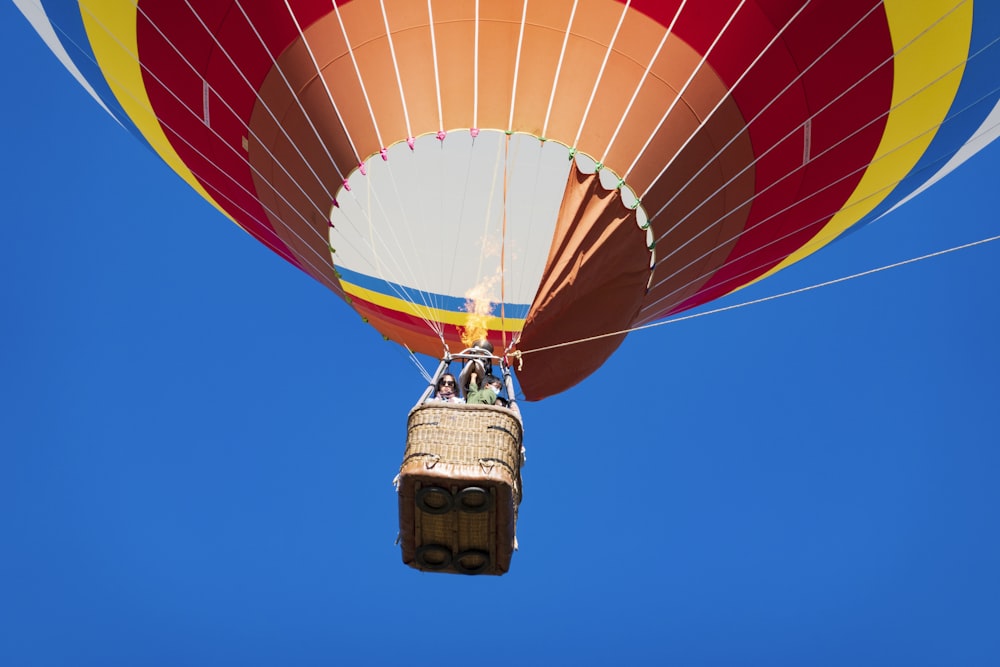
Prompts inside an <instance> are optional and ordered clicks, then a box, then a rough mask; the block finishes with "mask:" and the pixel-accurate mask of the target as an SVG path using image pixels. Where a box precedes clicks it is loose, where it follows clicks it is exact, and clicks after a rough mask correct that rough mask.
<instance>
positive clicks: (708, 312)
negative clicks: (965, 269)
mask: <svg viewBox="0 0 1000 667" xmlns="http://www.w3.org/2000/svg"><path fill="white" fill-rule="evenodd" d="M998 240H1000V234H998V235H996V236H990V237H988V238H985V239H981V240H979V241H973V242H972V243H964V244H962V245H958V246H954V247H952V248H948V249H946V250H938V251H936V252H932V253H928V254H926V255H921V256H920V257H913V258H911V259H906V260H903V261H901V262H894V263H892V264H886V265H885V266H880V267H878V268H876V269H868V270H867V271H861V272H860V273H853V274H851V275H849V276H844V277H842V278H835V279H833V280H827V281H824V282H821V283H816V284H814V285H810V286H808V287H800V288H798V289H793V290H789V291H787V292H781V293H780V294H772V295H771V296H765V297H761V298H759V299H753V300H751V301H744V302H742V303H737V304H733V305H729V306H723V307H721V308H714V309H712V310H706V311H703V312H700V313H693V314H691V315H684V316H681V317H673V318H670V319H669V320H662V321H660V322H652V323H650V324H643V325H640V326H636V327H630V328H628V329H622V330H620V331H612V332H609V333H603V334H597V335H596V336H588V337H586V338H579V339H576V340H570V341H566V342H564V343H555V344H553V345H545V346H543V347H536V348H532V349H528V350H521V351H520V353H521V356H524V355H528V354H533V353H535V352H545V351H547V350H554V349H556V348H560V347H569V346H571V345H579V344H581V343H589V342H591V341H595V340H601V339H602V338H610V337H612V336H622V335H625V334H629V333H632V332H634V331H643V330H645V329H654V328H656V327H662V326H666V325H668V324H676V323H677V322H684V321H685V320H693V319H695V318H698V317H704V316H706V315H716V314H718V313H724V312H726V311H728V310H736V309H737V308H745V307H746V306H753V305H757V304H759V303H764V302H765V301H774V300H775V299H781V298H784V297H786V296H792V295H794V294H802V293H803V292H810V291H812V290H815V289H819V288H820V287H827V286H829V285H836V284H837V283H843V282H847V281H848V280H854V279H855V278H862V277H864V276H870V275H872V274H875V273H880V272H882V271H887V270H889V269H895V268H898V267H900V266H905V265H907V264H914V263H916V262H921V261H923V260H925V259H931V258H934V257H940V256H941V255H947V254H949V253H953V252H957V251H959V250H966V249H968V248H972V247H975V246H979V245H984V244H986V243H991V242H993V241H998Z"/></svg>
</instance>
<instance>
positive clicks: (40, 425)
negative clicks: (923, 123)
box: [0, 4, 1000, 666]
mask: <svg viewBox="0 0 1000 667" xmlns="http://www.w3.org/2000/svg"><path fill="white" fill-rule="evenodd" d="M0 37H2V39H0V41H2V47H0V48H2V49H3V52H4V54H5V56H6V61H7V63H8V67H7V68H6V69H5V70H4V72H3V74H2V88H3V90H4V99H5V100H6V102H5V103H4V104H3V105H2V106H0V113H2V114H3V120H4V123H3V124H4V126H5V127H6V128H7V135H6V139H5V141H4V155H5V158H6V159H5V160H4V164H5V167H4V178H3V181H2V187H3V193H4V195H5V196H4V200H5V204H6V207H5V208H6V210H5V212H4V216H3V220H4V222H3V225H4V229H5V232H6V243H7V249H8V252H7V254H6V259H5V261H4V262H3V263H2V265H0V276H2V282H0V307H2V312H3V314H4V320H3V329H2V332H3V333H2V341H3V345H2V347H0V400H2V405H3V410H2V413H0V416H2V418H0V627H3V628H4V631H3V632H2V633H0V664H4V665H25V666H28V665H30V666H35V665H103V666H107V665H179V664H184V665H225V664H239V665H275V664H292V665H330V664H347V663H350V664H372V665H379V664H387V663H399V662H401V661H411V660H413V661H419V662H436V661H448V662H453V661H455V660H461V661H463V662H467V661H475V662H476V663H477V664H482V665H484V666H485V665H494V664H497V665H500V664H503V665H507V664H510V663H511V662H514V661H516V662H520V663H522V664H547V663H554V664H581V665H587V664H606V663H609V662H610V663H617V664H624V663H641V664H676V665H733V664H767V665H803V664H808V665H843V664H857V665H890V664H905V665H910V666H913V665H966V666H974V665H995V664H998V663H1000V633H997V632H996V628H997V627H1000V572H998V569H997V567H996V563H998V562H1000V538H998V531H997V530H996V526H997V524H998V521H1000V488H998V485H997V483H996V479H997V477H998V475H1000V449H998V444H1000V437H998V435H997V425H996V422H997V419H996V418H997V414H998V409H997V405H998V404H1000V388H998V386H1000V385H998V382H997V377H998V376H1000V348H998V346H997V344H996V341H997V339H998V338H1000V306H998V301H997V286H998V285H1000V244H995V243H994V244H986V245H983V246H979V247H976V248H972V249H969V250H965V251H961V252H958V253H954V254H950V255H947V256H944V257H940V258H936V259H932V260H928V261H924V262H920V263H918V264H915V265H910V266H906V267H902V268H899V269H895V270H891V271H886V272H883V273H879V274H877V275H875V276H871V277H867V278H862V279H858V280H853V281H849V282H846V283H843V284H839V285H836V286H832V287H828V288H824V289H819V290H816V291H812V292H808V293H806V294H802V295H798V296H793V297H788V298H784V299H778V300H775V301H772V302H768V303H765V304H761V305H757V306H751V307H748V308H744V309H740V310H734V311H730V312H727V313H722V314H717V315H711V316H707V317H703V318H700V319H695V320H690V321H686V322H682V323H678V324H673V325H668V326H664V327H661V328H659V329H655V330H652V331H646V332H639V333H636V334H633V335H632V336H631V337H630V338H629V339H628V341H626V343H625V344H624V345H623V347H622V348H621V350H620V351H619V352H618V353H617V354H616V355H615V356H614V357H613V358H612V360H611V361H610V362H609V363H608V364H607V365H605V367H604V368H602V369H601V370H600V371H599V372H598V373H596V374H595V375H594V376H592V377H591V378H590V379H588V380H587V381H586V382H584V383H583V384H581V385H580V386H578V387H576V388H574V389H572V390H570V391H568V392H566V393H565V394H562V395H560V396H556V397H554V398H552V399H548V400H546V401H544V402H541V403H537V404H527V405H525V406H524V414H525V421H526V445H527V448H528V465H527V467H526V468H525V469H524V483H525V500H524V504H523V505H522V508H521V509H522V511H521V520H520V523H519V527H518V528H519V530H518V536H519V540H520V545H521V550H520V552H518V553H517V554H516V555H515V557H514V560H513V562H512V567H511V571H510V573H509V574H508V575H505V576H504V577H501V578H493V577H477V578H468V577H452V576H446V575H434V574H423V573H418V572H416V571H413V570H410V569H409V568H407V567H405V566H403V565H402V563H401V562H400V557H399V551H398V548H397V547H395V546H394V545H393V540H394V538H395V534H396V497H395V494H394V492H393V488H392V485H391V480H392V478H393V476H394V475H395V473H396V470H397V467H398V465H399V461H400V459H401V457H402V451H403V446H404V441H403V438H404V435H405V426H404V425H405V419H406V413H407V411H408V410H409V408H410V407H411V405H412V403H413V402H414V400H415V399H416V397H417V396H418V394H419V392H420V390H421V388H422V380H421V378H420V375H419V373H418V372H417V371H416V369H415V368H414V367H413V366H412V364H411V363H410V361H409V360H408V358H407V356H406V355H405V353H404V352H402V351H401V350H400V349H399V348H398V347H397V346H395V345H393V344H390V343H386V342H384V341H383V340H382V339H381V337H380V336H378V335H376V334H375V333H374V332H373V331H372V330H371V329H369V328H367V327H363V326H361V325H359V324H358V322H357V317H356V315H355V314H354V313H353V311H351V310H350V309H349V308H348V307H347V306H346V305H344V304H343V303H341V302H340V301H338V300H337V299H336V298H335V297H333V295H332V294H330V293H328V292H326V291H325V290H324V289H323V288H322V287H320V285H318V284H317V283H315V282H313V281H312V280H311V279H309V278H308V277H307V276H305V275H304V274H302V273H300V272H298V271H297V270H295V269H294V268H292V267H291V266H290V265H288V264H286V263H284V262H283V261H281V260H280V259H279V258H278V257H276V256H274V255H273V254H271V253H270V252H269V251H267V250H266V249H265V248H263V247H262V246H260V245H258V244H256V243H255V242H254V241H253V240H252V239H251V238H250V237H249V236H247V235H246V234H244V233H243V232H241V231H240V230H239V229H237V228H236V227H235V226H233V225H232V224H230V223H229V222H227V221H226V220H224V219H222V218H221V216H220V215H219V214H218V213H216V212H215V211H214V210H213V209H212V208H211V207H209V206H208V205H207V204H206V203H205V202H204V201H202V200H201V199H200V198H199V197H198V196H197V195H195V193H193V192H192V191H190V189H189V188H188V187H187V186H186V185H184V184H183V183H182V182H181V181H180V180H179V179H178V178H176V177H175V176H174V175H173V174H172V173H171V172H170V171H169V169H168V168H167V167H166V166H164V165H163V164H161V163H160V162H159V161H158V160H157V158H155V157H154V156H153V155H152V153H150V152H149V151H148V150H146V149H145V148H143V147H142V146H141V145H140V144H139V142H137V141H135V140H134V139H133V138H132V137H131V136H130V135H128V134H127V133H126V132H124V131H123V130H121V129H120V128H119V127H117V126H116V125H115V123H114V122H113V121H112V120H111V119H110V118H109V117H108V116H107V115H106V114H105V113H104V112H103V111H102V110H101V109H100V108H99V107H98V106H97V105H96V104H94V103H93V101H92V100H90V99H89V97H87V95H86V94H85V93H84V91H83V90H82V89H80V88H79V87H78V86H77V85H76V84H75V82H73V81H72V79H71V78H70V76H69V75H68V74H67V73H66V72H65V71H64V70H63V69H62V67H61V66H60V65H59V64H58V63H57V62H56V60H55V58H53V57H52V56H51V54H50V53H49V52H48V51H47V49H46V48H45V47H44V45H43V44H42V42H41V41H40V40H39V39H38V38H37V37H36V36H35V35H34V33H33V31H31V29H30V28H29V26H28V25H27V23H26V22H25V21H23V19H22V18H21V17H20V15H19V14H18V13H17V12H16V10H15V9H14V8H13V7H12V6H10V5H9V4H4V5H2V9H0ZM998 165H1000V151H998V149H997V147H995V146H994V147H991V148H990V149H988V150H987V151H985V152H984V153H982V154H980V155H979V156H977V157H976V158H974V159H973V160H972V161H970V162H969V163H968V164H966V165H965V166H964V167H962V168H961V169H960V170H959V171H958V172H957V173H956V174H954V175H952V176H951V177H949V178H947V179H946V180H945V181H944V182H943V183H941V184H939V185H937V186H935V187H934V188H932V190H931V191H930V192H928V193H925V194H924V195H922V196H921V197H920V198H918V199H917V200H915V201H914V202H911V203H910V204H908V205H907V206H905V207H904V208H903V209H901V210H898V211H896V212H894V213H893V214H891V215H890V216H888V217H887V218H885V219H883V220H882V221H880V222H878V223H876V224H875V225H872V226H870V227H868V228H866V229H864V230H862V231H860V232H858V233H855V234H853V235H851V236H850V237H848V238H846V239H843V240H841V241H839V242H837V243H835V244H833V245H832V246H831V247H829V248H828V249H826V250H824V251H822V252H821V253H819V254H818V255H817V256H814V257H812V258H810V259H809V260H807V261H806V262H805V263H803V264H801V265H798V266H795V267H793V268H791V269H789V270H787V271H785V272H783V273H782V274H780V275H778V276H775V277H774V278H772V279H769V280H767V281H765V282H764V283H762V284H759V285H757V286H754V287H753V288H752V289H749V290H746V291H745V292H744V293H741V294H739V295H736V296H735V298H732V299H730V300H728V301H726V303H736V302H739V301H743V300H746V299H751V298H755V297H761V296H766V295H769V294H775V293H779V292H782V291H785V290H788V289H793V288H797V287H803V286H807V285H811V284H814V283H817V282H820V281H824V280H829V279H833V278H838V277H841V276H845V275H849V274H851V273H854V272H856V271H862V270H865V269H870V268H875V267H878V266H882V265H885V264H889V263H892V262H896V261H899V260H904V259H908V258H911V257H915V256H919V255H922V254H924V253H928V252H933V251H936V250H942V249H945V248H949V247H952V246H955V245H958V244H961V243H967V242H971V241H976V240H979V239H982V238H985V237H989V236H993V235H996V234H1000V220H998V216H997V214H996V212H995V209H996V199H997V185H996V183H997V176H996V174H997V172H998ZM428 365H430V362H428ZM661 414H665V415H667V416H668V419H667V420H666V422H667V423H668V424H669V428H667V429H662V428H654V427H653V422H654V421H656V422H662V421H663V420H662V419H655V420H654V419H653V417H652V415H661Z"/></svg>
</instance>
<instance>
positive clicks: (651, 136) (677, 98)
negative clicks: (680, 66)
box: [621, 0, 746, 199]
mask: <svg viewBox="0 0 1000 667" xmlns="http://www.w3.org/2000/svg"><path fill="white" fill-rule="evenodd" d="M745 2H746V0H740V4H738V5H737V6H736V9H734V10H733V13H732V14H731V15H730V16H729V19H728V20H727V21H726V23H725V25H723V26H722V29H721V30H719V34H718V35H716V36H715V39H714V40H712V43H711V44H710V45H709V47H708V49H706V50H705V54H704V55H703V56H702V58H701V60H700V61H699V62H698V65H697V67H695V68H694V69H693V70H692V71H691V74H690V76H688V80H687V81H685V82H684V85H683V86H681V89H680V90H679V91H678V92H677V95H675V96H674V99H673V101H672V102H671V103H670V106H669V107H667V110H666V111H665V112H664V113H663V116H662V117H661V118H660V122H659V123H657V124H656V128H655V129H654V130H653V131H652V132H651V133H650V134H649V138H647V139H646V143H644V144H643V145H642V148H641V149H639V152H638V153H636V157H635V160H633V161H632V164H630V165H629V167H628V169H626V170H625V171H624V173H622V175H621V177H622V178H627V177H628V175H629V174H630V173H632V170H633V169H634V168H635V165H636V164H638V162H639V160H640V159H641V158H642V156H643V154H644V153H645V152H646V149H647V148H649V145H650V144H651V143H653V139H654V138H655V137H656V135H657V134H658V133H659V131H660V128H661V127H663V123H665V122H666V120H667V118H668V117H669V116H670V114H671V113H673V111H674V107H676V106H677V103H678V102H679V101H680V100H681V99H682V98H683V97H684V93H685V92H687V89H688V86H690V85H691V82H692V81H694V77H695V76H697V74H698V72H700V71H701V68H702V67H703V66H704V65H705V63H706V62H707V61H708V57H709V56H710V55H711V54H712V50H713V49H715V45H716V44H718V43H719V40H720V39H722V35H723V34H725V32H726V29H727V28H729V26H730V24H732V22H733V20H734V19H735V18H736V15H737V14H738V13H739V11H740V9H741V8H742V7H743V4H744V3H745ZM647 190H648V188H647ZM644 194H645V193H643V195H644ZM640 199H642V197H641V196H640Z"/></svg>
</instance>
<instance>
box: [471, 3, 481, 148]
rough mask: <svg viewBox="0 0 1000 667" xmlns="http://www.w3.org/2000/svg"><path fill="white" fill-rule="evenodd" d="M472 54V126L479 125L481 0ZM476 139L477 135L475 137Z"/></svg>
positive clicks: (477, 6) (477, 11)
mask: <svg viewBox="0 0 1000 667" xmlns="http://www.w3.org/2000/svg"><path fill="white" fill-rule="evenodd" d="M473 51H474V52H473V54H472V62H473V65H472V127H473V129H475V128H478V127H479V0H476V39H475V44H474V46H473ZM473 141H475V137H473Z"/></svg>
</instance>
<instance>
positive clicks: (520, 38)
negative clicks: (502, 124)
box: [507, 0, 528, 130]
mask: <svg viewBox="0 0 1000 667" xmlns="http://www.w3.org/2000/svg"><path fill="white" fill-rule="evenodd" d="M527 17H528V0H524V5H523V6H522V8H521V29H520V31H519V32H518V35H517V55H516V56H515V57H514V83H513V84H512V85H511V89H510V116H508V118H507V129H508V130H513V129H514V104H515V102H516V101H517V77H518V74H519V73H520V71H521V46H522V45H523V44H524V23H525V21H526V20H527Z"/></svg>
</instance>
